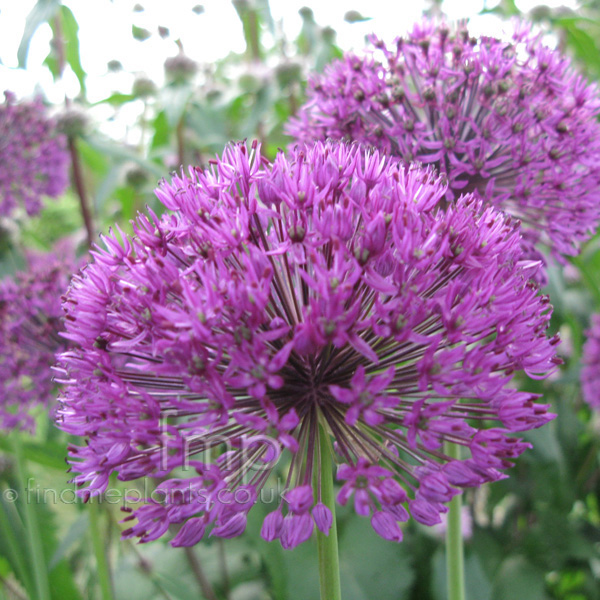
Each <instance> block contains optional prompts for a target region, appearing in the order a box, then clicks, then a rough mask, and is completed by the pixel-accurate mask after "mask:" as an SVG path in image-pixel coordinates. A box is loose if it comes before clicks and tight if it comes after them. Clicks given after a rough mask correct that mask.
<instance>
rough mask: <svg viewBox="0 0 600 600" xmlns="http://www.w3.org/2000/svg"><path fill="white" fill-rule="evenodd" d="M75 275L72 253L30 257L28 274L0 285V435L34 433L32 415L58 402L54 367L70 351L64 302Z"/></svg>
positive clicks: (66, 250) (65, 248) (64, 247)
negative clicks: (3, 432)
mask: <svg viewBox="0 0 600 600" xmlns="http://www.w3.org/2000/svg"><path fill="white" fill-rule="evenodd" d="M75 270H76V267H75V259H74V257H73V251H72V249H71V248H70V246H69V245H67V244H65V243H62V244H60V245H59V246H58V247H57V248H56V249H55V250H54V251H53V252H49V253H35V252H30V253H29V254H28V255H27V270H25V271H19V272H17V273H16V274H15V275H14V276H13V277H7V278H5V279H4V280H2V281H0V382H1V383H0V391H1V393H0V429H2V430H10V429H15V428H16V429H26V430H30V431H31V430H32V429H33V427H34V419H33V416H32V414H31V411H32V409H33V408H34V407H37V406H45V407H46V406H48V405H49V404H50V402H51V401H52V400H53V399H54V398H55V385H54V384H53V382H52V375H53V374H52V366H53V365H54V363H55V362H56V358H55V353H56V352H59V351H61V352H62V351H64V350H65V349H66V346H67V344H66V342H65V340H64V339H62V338H61V337H60V335H59V332H60V331H61V330H62V324H63V319H62V317H63V311H62V308H61V296H62V295H63V294H64V293H65V291H66V289H67V286H68V284H69V280H70V278H71V275H72V274H73V272H74V271H75Z"/></svg>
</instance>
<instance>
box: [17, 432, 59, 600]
mask: <svg viewBox="0 0 600 600" xmlns="http://www.w3.org/2000/svg"><path fill="white" fill-rule="evenodd" d="M13 448H14V455H15V468H16V475H17V480H18V482H19V490H18V492H19V498H21V499H22V502H21V505H22V506H23V524H24V526H25V536H26V542H27V549H28V551H29V557H30V560H31V568H32V569H33V584H34V588H35V593H36V596H35V597H36V598H37V600H50V598H51V596H50V584H49V582H48V569H47V568H46V558H45V557H44V549H43V547H42V536H41V534H40V525H39V522H38V515H37V511H36V506H34V503H33V502H31V499H30V498H29V496H28V493H27V476H26V469H25V459H24V458H23V449H22V448H21V440H20V439H19V437H18V436H16V437H14V438H13Z"/></svg>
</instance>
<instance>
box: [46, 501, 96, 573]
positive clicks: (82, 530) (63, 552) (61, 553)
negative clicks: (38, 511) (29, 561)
mask: <svg viewBox="0 0 600 600" xmlns="http://www.w3.org/2000/svg"><path fill="white" fill-rule="evenodd" d="M88 526H89V516H88V513H87V511H86V512H83V513H82V514H81V516H80V517H79V518H78V519H77V520H76V521H74V522H73V523H72V524H71V526H70V527H69V529H68V531H67V533H66V534H65V535H64V537H63V538H62V539H61V540H60V543H59V544H58V547H57V548H56V550H55V551H54V554H53V555H52V558H51V559H50V562H49V563H48V568H49V569H51V570H52V569H54V567H56V566H57V565H58V564H59V563H60V562H61V561H62V560H63V559H64V558H66V556H67V553H68V552H69V551H70V550H71V548H72V547H73V546H74V545H75V544H76V543H77V542H81V540H82V538H83V537H84V536H85V534H86V532H87V529H88Z"/></svg>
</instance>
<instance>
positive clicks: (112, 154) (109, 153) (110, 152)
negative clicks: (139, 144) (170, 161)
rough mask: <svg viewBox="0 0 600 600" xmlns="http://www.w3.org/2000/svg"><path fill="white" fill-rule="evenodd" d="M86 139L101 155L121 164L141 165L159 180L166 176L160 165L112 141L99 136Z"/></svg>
mask: <svg viewBox="0 0 600 600" xmlns="http://www.w3.org/2000/svg"><path fill="white" fill-rule="evenodd" d="M86 139H87V142H88V144H89V145H90V147H91V148H93V149H94V150H96V151H97V152H99V153H101V154H104V155H105V156H106V157H109V158H111V159H112V160H115V161H120V162H123V161H131V162H134V163H136V164H138V165H140V166H141V167H143V168H144V169H146V170H147V171H148V172H149V173H152V174H153V175H155V176H156V177H158V178H161V177H164V176H165V172H164V169H163V168H162V167H161V166H160V165H157V164H156V163H154V162H152V161H151V160H147V159H145V158H143V157H142V156H140V155H139V154H137V153H136V152H134V151H132V150H129V149H128V148H126V147H124V146H122V145H119V144H117V143H116V142H113V141H112V140H107V139H104V138H102V137H100V136H99V135H93V136H92V135H90V136H88V137H87V138H86Z"/></svg>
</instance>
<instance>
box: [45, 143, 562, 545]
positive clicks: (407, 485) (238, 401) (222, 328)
mask: <svg viewBox="0 0 600 600" xmlns="http://www.w3.org/2000/svg"><path fill="white" fill-rule="evenodd" d="M445 194H446V187H445V185H444V184H443V183H442V182H441V181H440V180H439V179H438V178H437V176H435V175H434V174H432V172H431V171H424V170H420V169H417V168H405V167H403V166H402V165H400V164H399V163H398V162H397V161H395V160H394V159H388V158H385V157H382V156H381V155H379V154H378V153H377V152H373V153H365V152H364V151H363V150H361V149H360V148H359V147H357V146H347V145H344V144H335V143H317V144H316V145H315V146H314V147H310V148H305V149H296V150H294V151H293V152H292V153H291V155H289V156H288V157H286V156H285V155H283V154H281V153H280V154H279V155H278V156H277V158H276V159H275V161H274V162H273V163H270V162H268V161H266V160H265V159H264V158H261V156H260V152H259V149H258V148H256V147H253V148H252V149H251V150H249V149H247V147H246V146H245V145H235V146H231V147H229V148H227V149H226V150H225V152H224V155H223V157H222V158H221V159H220V160H217V161H213V163H212V166H211V167H210V168H209V169H208V170H204V171H203V170H200V169H197V168H192V169H190V171H189V176H186V175H183V174H182V175H181V176H174V177H173V179H172V181H171V183H167V182H163V183H162V184H161V186H160V188H159V189H158V190H157V196H158V198H159V199H160V200H161V201H162V202H163V204H164V205H165V207H166V208H167V209H169V210H170V211H173V212H172V213H171V214H166V215H164V216H163V217H162V218H158V217H157V216H156V215H154V214H153V213H151V212H150V213H149V215H148V216H146V215H140V216H139V217H138V218H137V220H136V222H135V223H134V231H135V236H134V237H133V238H129V237H127V236H125V235H123V234H121V235H120V236H119V235H114V234H112V233H111V234H109V235H107V236H105V237H103V241H104V245H105V248H106V249H104V250H100V249H99V250H98V251H96V252H94V262H93V263H91V264H89V265H88V266H87V267H86V268H85V269H84V270H83V271H82V273H81V274H80V275H78V276H77V277H75V278H74V280H73V282H72V285H71V287H70V289H69V292H68V294H67V297H66V301H65V303H64V308H65V310H66V312H67V316H66V329H67V333H66V337H67V338H68V339H69V340H70V342H71V343H72V344H73V347H72V349H70V350H69V351H67V352H66V353H64V354H63V355H62V357H61V365H62V366H61V369H62V373H61V375H60V379H61V380H62V382H63V383H64V391H63V393H62V396H61V399H60V406H59V409H58V411H57V412H58V423H59V426H60V427H61V428H62V429H64V430H66V431H67V432H69V433H72V434H75V435H79V436H83V437H84V438H86V445H84V446H82V447H76V446H72V447H70V456H69V463H70V465H71V468H72V470H73V471H74V472H75V477H74V482H75V483H76V484H77V485H78V486H80V488H81V489H80V493H81V494H82V495H83V496H84V498H88V497H89V496H90V495H95V494H99V493H101V492H102V491H103V490H105V488H106V486H107V483H108V481H109V476H110V475H111V474H112V473H117V474H118V478H119V479H120V480H124V481H127V480H134V479H137V478H140V477H143V476H151V477H156V478H159V479H161V480H162V483H160V484H159V485H158V487H157V489H156V491H155V493H154V494H153V495H152V498H148V499H147V502H146V503H145V504H144V505H143V506H141V507H139V508H137V509H136V510H135V511H134V512H133V513H132V514H130V515H129V516H128V517H127V519H128V520H131V521H135V522H134V523H133V525H132V527H131V528H130V529H128V530H126V531H125V532H124V535H125V536H138V537H139V538H140V539H141V541H143V542H146V541H149V540H152V539H156V538H157V537H159V536H161V535H163V534H164V533H165V532H166V531H167V530H168V528H169V527H170V526H171V525H175V526H177V527H180V529H179V532H178V533H177V535H176V537H175V539H174V540H172V543H173V544H174V545H192V544H195V543H196V542H198V541H199V540H200V539H201V538H202V537H203V536H204V535H208V534H210V535H212V536H221V537H232V536H236V535H239V534H240V533H241V532H242V531H243V530H244V528H245V526H246V518H247V513H248V511H249V510H250V509H251V508H252V506H253V504H254V503H255V502H256V500H257V498H258V495H259V493H260V491H261V489H262V488H263V486H265V485H269V484H270V483H269V482H271V483H272V482H273V479H274V478H275V476H276V475H277V474H278V473H279V474H284V473H286V475H284V476H286V477H287V478H286V480H285V489H286V490H287V491H286V493H285V494H284V497H283V498H282V500H281V505H280V506H279V508H278V509H277V510H275V511H274V512H272V513H270V514H269V515H268V516H267V518H266V519H265V522H264V525H263V530H262V535H263V537H265V539H267V540H273V539H279V540H280V541H281V544H282V545H283V546H284V547H285V548H290V547H294V546H296V545H297V544H299V543H301V542H303V541H304V540H306V539H308V538H309V537H310V535H311V533H312V532H313V530H314V528H315V526H316V527H317V528H319V529H320V530H321V531H323V532H324V533H327V532H328V531H329V527H330V525H331V512H330V510H329V509H328V508H327V507H326V506H325V505H324V504H323V503H322V498H321V489H320V483H319V477H318V476H316V474H318V473H320V467H319V465H320V464H321V460H322V459H323V458H324V457H325V456H331V455H332V453H333V456H332V458H333V459H334V460H335V461H336V463H338V465H339V468H338V471H337V478H338V480H340V481H341V482H343V485H342V487H341V489H340V491H339V495H338V502H340V503H341V504H346V503H347V502H350V501H351V500H352V501H353V503H354V507H355V509H356V512H357V513H358V514H360V515H364V516H370V518H371V523H372V524H373V527H374V529H375V530H376V531H377V533H379V534H380V535H382V536H383V537H384V538H387V539H391V540H400V539H401V537H402V532H401V529H400V526H399V522H402V521H406V520H407V519H408V518H409V512H410V514H411V515H412V517H413V518H414V519H416V520H417V521H419V522H421V523H425V524H434V523H437V522H439V521H440V513H443V512H445V511H446V506H445V503H446V502H447V501H449V500H450V499H451V498H452V497H453V496H454V495H455V494H457V493H459V492H460V490H461V489H462V488H464V487H470V486H479V485H480V484H482V483H483V482H486V481H493V480H496V479H499V478H501V477H503V475H502V470H503V469H506V468H508V467H510V466H511V465H512V462H511V459H513V458H515V457H516V456H518V455H519V454H520V453H521V452H522V451H523V450H524V449H525V448H526V447H528V444H527V443H525V442H523V441H521V440H519V439H518V438H516V437H514V436H513V433H512V432H515V431H523V430H527V429H531V428H534V427H538V426H540V425H543V424H544V423H546V422H547V421H548V420H549V419H551V418H552V415H550V414H548V412H547V407H546V406H545V405H541V404H538V403H537V402H536V400H537V396H534V395H532V394H529V393H524V392H520V391H517V390H515V389H513V388H512V387H511V385H510V381H511V378H512V376H513V373H514V372H515V371H525V373H527V374H528V375H530V376H532V377H538V376H544V375H545V374H547V373H548V372H550V371H551V370H553V368H554V344H555V343H556V339H548V338H547V337H546V335H545V330H546V327H547V324H548V320H549V317H550V312H551V308H550V306H549V304H548V302H547V298H545V297H544V296H541V295H539V293H538V290H537V288H536V286H535V285H534V284H533V283H531V276H532V274H534V273H535V271H536V269H537V268H538V267H539V264H538V263H535V262H531V261H527V260H523V257H522V252H521V247H520V236H519V230H518V227H517V226H516V225H515V224H514V223H513V222H512V221H511V219H510V217H508V216H506V215H504V214H502V213H500V212H498V211H496V210H495V209H493V208H492V207H487V208H486V207H484V206H483V205H482V203H481V201H480V200H478V199H476V198H474V197H473V196H465V197H462V198H460V199H458V200H457V201H456V202H455V203H453V204H452V205H451V206H449V207H448V208H447V210H439V209H438V208H437V205H438V204H439V202H440V201H441V200H442V199H443V197H444V195H445ZM324 439H327V443H323V440H324ZM444 442H450V443H453V444H459V445H460V446H462V447H463V450H464V459H462V460H454V459H451V458H450V457H449V456H448V455H447V454H446V453H445V451H444V449H443V443H444ZM282 453H286V454H288V455H289V456H290V458H291V462H290V463H289V469H288V470H287V471H285V470H284V469H280V468H279V467H278V466H277V463H278V461H279V459H280V456H281V455H282ZM186 469H187V472H186ZM174 471H175V472H174ZM315 482H316V483H315ZM125 510H127V511H129V512H131V511H132V509H131V508H130V507H128V508H126V509H125Z"/></svg>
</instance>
